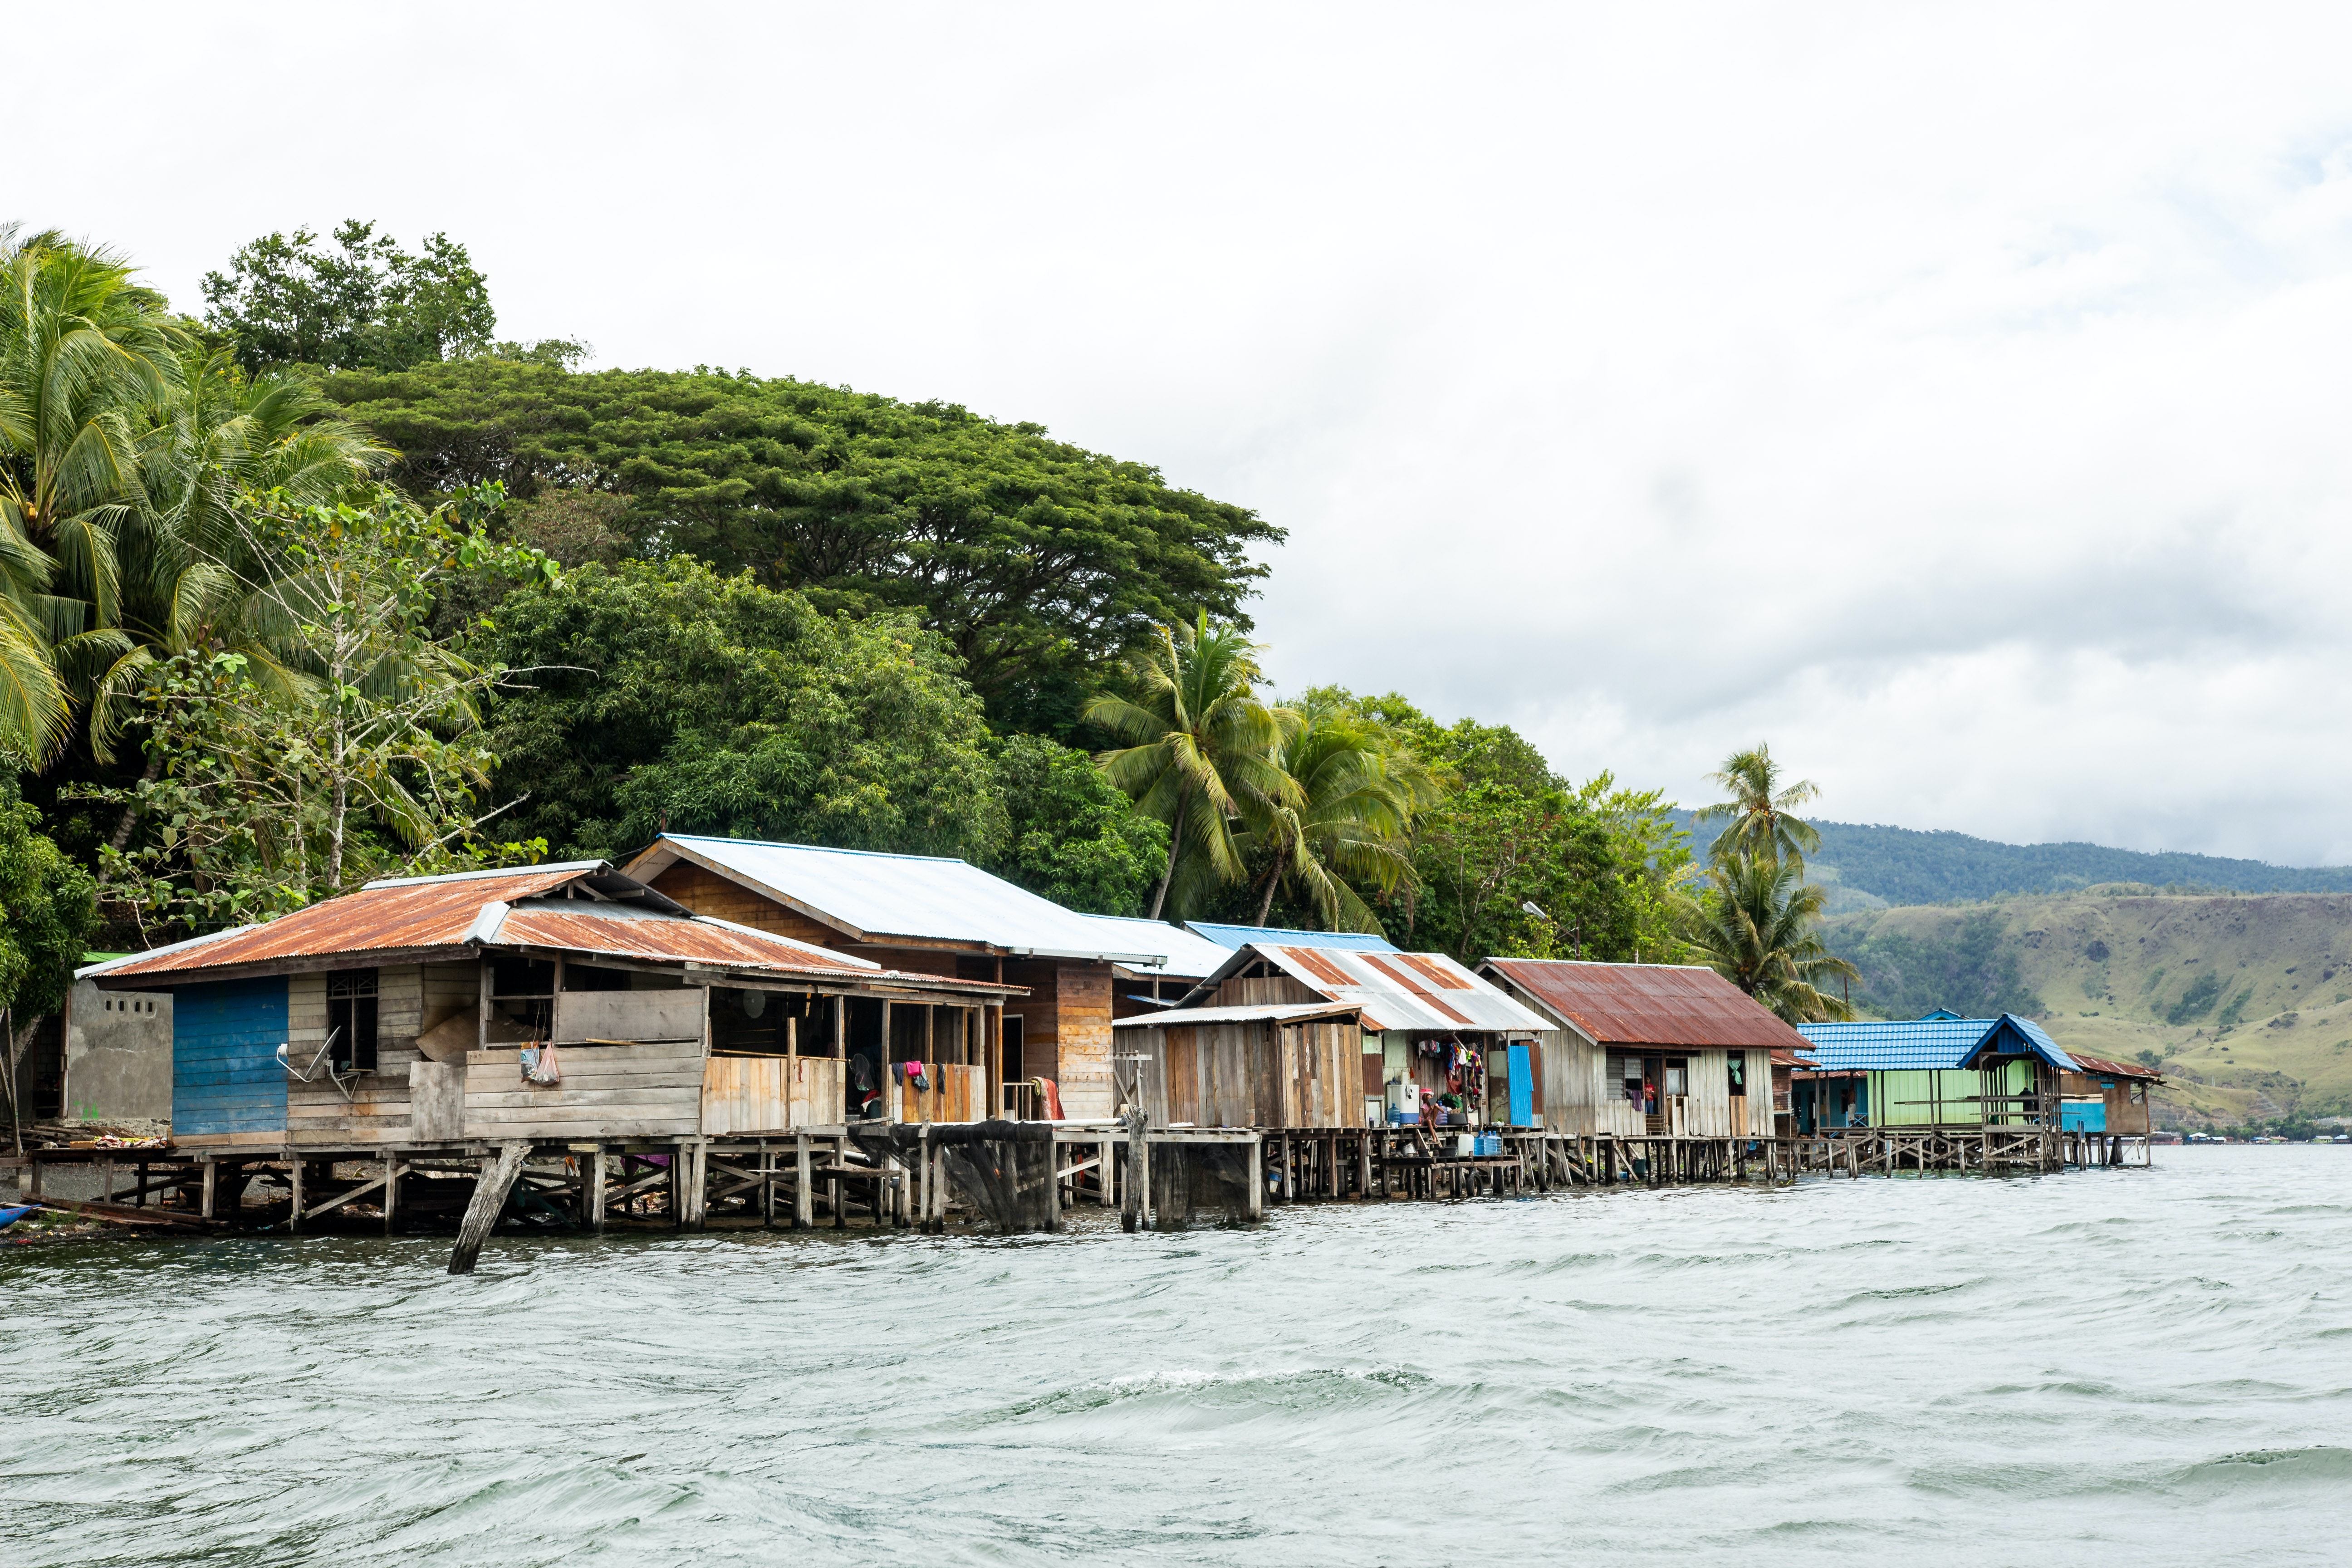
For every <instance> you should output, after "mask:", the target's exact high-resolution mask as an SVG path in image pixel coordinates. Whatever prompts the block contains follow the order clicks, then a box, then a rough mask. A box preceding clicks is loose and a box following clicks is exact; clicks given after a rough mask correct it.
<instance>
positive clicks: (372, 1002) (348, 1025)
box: [327, 969, 376, 1072]
mask: <svg viewBox="0 0 2352 1568" xmlns="http://www.w3.org/2000/svg"><path fill="white" fill-rule="evenodd" d="M375 1007H376V997H375V971H374V970H373V969H337V970H332V971H331V972H329V973H328V975H327V1035H328V1038H329V1039H330V1040H331V1042H332V1045H333V1050H332V1056H333V1060H334V1064H335V1070H336V1071H338V1072H373V1071H375V1046H376V1039H375Z"/></svg>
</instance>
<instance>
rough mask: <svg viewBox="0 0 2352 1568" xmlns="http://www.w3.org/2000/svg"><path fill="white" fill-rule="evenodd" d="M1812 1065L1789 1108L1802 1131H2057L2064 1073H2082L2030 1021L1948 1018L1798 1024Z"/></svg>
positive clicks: (1800, 1075) (2007, 1016) (1799, 1076)
mask: <svg viewBox="0 0 2352 1568" xmlns="http://www.w3.org/2000/svg"><path fill="white" fill-rule="evenodd" d="M1797 1032H1798V1033H1800V1034H1801V1035H1803V1036H1804V1037H1805V1038H1806V1039H1807V1040H1808V1041H1809V1042H1811V1047H1812V1050H1811V1056H1812V1058H1813V1066H1812V1068H1811V1069H1810V1070H1807V1069H1800V1070H1799V1071H1798V1072H1797V1073H1796V1074H1795V1075H1794V1076H1795V1082H1794V1083H1793V1085H1792V1091H1793V1092H1792V1095H1791V1106H1790V1110H1792V1112H1793V1113H1794V1118H1795V1130H1796V1131H1798V1132H1799V1133H1801V1134H1811V1133H1815V1132H1826V1131H1834V1130H1836V1129H1839V1128H1848V1127H1857V1128H1858V1127H1868V1128H1873V1129H1876V1130H1880V1131H1887V1130H1908V1129H1918V1130H1921V1131H1925V1130H1927V1129H1931V1128H1949V1129H1970V1130H1973V1129H1977V1128H1983V1127H2018V1128H2024V1127H2046V1128H2053V1129H2054V1128H2055V1127H2057V1125H2058V1120H2059V1104H2060V1094H2061V1089H2062V1084H2063V1075H2065V1074H2068V1073H2074V1072H2079V1071H2080V1070H2081V1069H2080V1068H2079V1067H2078V1065H2077V1064H2076V1062H2075V1060H2074V1058H2072V1057H2070V1056H2068V1055H2067V1054H2066V1053H2065V1052H2064V1051H2063V1050H2062V1049H2060V1048H2059V1046H2058V1042H2056V1041H2055V1040H2053V1039H2052V1038H2051V1037H2049V1036H2048V1035H2047V1034H2044V1033H2043V1032H2042V1026H2040V1025H2039V1024H2036V1023H2034V1022H2033V1021H2032V1019H2031V1018H2021V1017H2019V1016H2017V1015H2016V1014H2014V1013H2004V1014H2002V1015H2001V1016H2000V1017H1998V1018H1960V1017H1956V1016H1952V1015H1951V1014H1949V1013H1941V1012H1939V1013H1935V1014H1930V1015H1929V1016H1927V1017H1925V1018H1910V1019H1899V1020H1895V1021H1891V1022H1886V1023H1855V1024H1800V1025H1798V1026H1797Z"/></svg>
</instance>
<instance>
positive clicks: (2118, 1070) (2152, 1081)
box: [2058, 1051, 2164, 1138]
mask: <svg viewBox="0 0 2352 1568" xmlns="http://www.w3.org/2000/svg"><path fill="white" fill-rule="evenodd" d="M2066 1054H2067V1055H2068V1056H2071V1057H2073V1058H2074V1065H2075V1066H2076V1067H2077V1068H2081V1069H2082V1070H2081V1071H2079V1072H2068V1073H2061V1074H2060V1075H2059V1077H2058V1092H2059V1095H2060V1097H2061V1100H2062V1104H2061V1107H2060V1112H2059V1114H2060V1116H2061V1117H2062V1119H2063V1125H2064V1127H2065V1129H2066V1131H2069V1132H2105V1133H2107V1134H2109V1135H2111V1136H2116V1137H2125V1138H2144V1137H2146V1136H2147V1134H2148V1133H2150V1132H2152V1131H2155V1126H2154V1123H2153V1122H2152V1121H2150V1120H2149V1112H2148V1107H2147V1094H2148V1090H2149V1089H2154V1088H2155V1087H2156V1086H2157V1085H2158V1084H2160V1083H2162V1082H2163V1081H2164V1075H2163V1074H2161V1073H2158V1072H2156V1071H2153V1070H2151V1069H2150V1068H2143V1067H2138V1066H2136V1065H2134V1064H2133V1063H2130V1062H2116V1061H2109V1060H2107V1059H2106V1058H2104V1057H2086V1056H2084V1054H2083V1053H2082V1052H2080V1051H2069V1052H2067V1053H2066Z"/></svg>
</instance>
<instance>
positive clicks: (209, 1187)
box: [33, 1154, 220, 1219]
mask: <svg viewBox="0 0 2352 1568" xmlns="http://www.w3.org/2000/svg"><path fill="white" fill-rule="evenodd" d="M33 1168H34V1169H35V1170H39V1169H40V1167H39V1166H38V1165H36V1166H34V1167H33ZM219 1169H220V1166H219V1163H218V1162H217V1161H215V1159H214V1158H213V1157H212V1156H211V1155H210V1154H207V1155H205V1158H204V1171H205V1194H204V1199H203V1201H202V1203H201V1204H200V1205H198V1207H197V1210H196V1212H197V1213H198V1214H200V1215H203V1216H204V1217H205V1218H206V1219H210V1218H212V1217H213V1183H214V1179H215V1173H216V1172H217V1171H218V1170H219Z"/></svg>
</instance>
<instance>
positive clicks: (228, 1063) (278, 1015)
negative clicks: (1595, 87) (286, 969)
mask: <svg viewBox="0 0 2352 1568" xmlns="http://www.w3.org/2000/svg"><path fill="white" fill-rule="evenodd" d="M285 1042H286V978H285V976H283V975H278V976H274V977H272V978H270V979H268V980H224V981H221V982H219V983H217V984H212V985H191V986H189V987H188V988H187V989H185V990H184V991H182V992H181V993H180V994H178V995H176V996H174V997H173V999H172V1131H173V1132H175V1133H201V1132H282V1131H285V1130H286V1068H284V1067H283V1066H281V1065H280V1064H279V1062H278V1047H279V1046H281V1045H283V1044H285Z"/></svg>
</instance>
